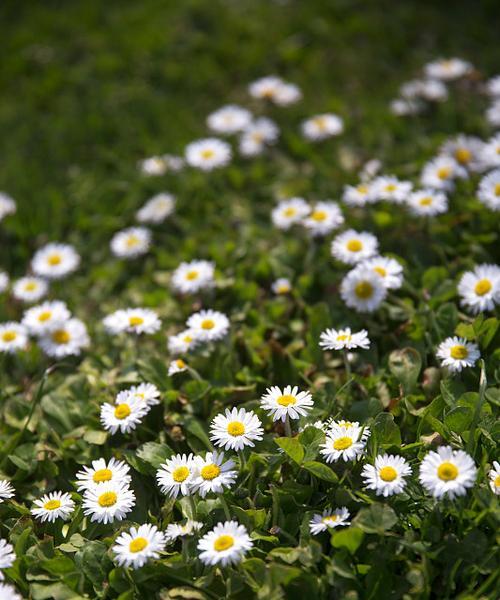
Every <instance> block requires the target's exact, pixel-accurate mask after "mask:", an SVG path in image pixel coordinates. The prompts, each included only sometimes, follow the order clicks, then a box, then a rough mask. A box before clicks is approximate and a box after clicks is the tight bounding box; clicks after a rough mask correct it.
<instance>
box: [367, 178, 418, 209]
mask: <svg viewBox="0 0 500 600" xmlns="http://www.w3.org/2000/svg"><path fill="white" fill-rule="evenodd" d="M412 187H413V184H412V183H411V181H400V180H399V179H398V178H397V177H394V176H392V175H390V176H380V177H377V179H375V180H374V181H373V182H372V190H373V194H374V195H375V196H377V198H378V199H379V200H387V201H389V202H394V203H395V204H402V203H403V202H404V201H405V200H406V199H407V198H408V195H409V194H410V192H411V190H412Z"/></svg>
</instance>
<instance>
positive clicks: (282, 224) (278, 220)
mask: <svg viewBox="0 0 500 600" xmlns="http://www.w3.org/2000/svg"><path fill="white" fill-rule="evenodd" d="M310 210H311V208H310V206H309V205H308V204H307V202H306V201H305V200H304V198H288V199H287V200H281V202H279V203H278V205H277V206H276V207H275V208H273V210H272V212H271V220H272V222H273V225H274V226H275V227H277V228H278V229H282V230H284V231H286V230H288V229H290V227H291V226H292V225H296V224H297V223H300V222H301V221H302V219H303V218H304V217H305V216H307V215H308V214H309V211H310Z"/></svg>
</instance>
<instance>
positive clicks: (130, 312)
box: [103, 308, 161, 335]
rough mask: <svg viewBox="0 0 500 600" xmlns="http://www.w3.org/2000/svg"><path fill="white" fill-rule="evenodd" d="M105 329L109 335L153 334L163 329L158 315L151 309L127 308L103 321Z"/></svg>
mask: <svg viewBox="0 0 500 600" xmlns="http://www.w3.org/2000/svg"><path fill="white" fill-rule="evenodd" d="M103 325H104V328H105V329H106V331H107V332H108V333H111V334H114V335H116V334H119V333H124V332H127V333H136V334H138V335H139V334H142V333H145V334H148V335H149V334H153V333H156V332H157V331H158V330H159V329H160V327H161V321H160V319H159V318H158V315H157V314H156V313H155V312H154V311H153V310H151V309H149V308H126V309H123V310H117V311H116V312H114V313H111V314H110V315H108V316H107V317H105V318H104V319H103Z"/></svg>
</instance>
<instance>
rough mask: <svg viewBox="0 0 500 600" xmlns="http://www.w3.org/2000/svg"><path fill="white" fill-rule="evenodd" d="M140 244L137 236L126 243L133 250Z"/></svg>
mask: <svg viewBox="0 0 500 600" xmlns="http://www.w3.org/2000/svg"><path fill="white" fill-rule="evenodd" d="M138 243H139V238H138V237H137V236H136V235H130V236H129V237H128V238H127V241H126V245H127V247H128V248H133V247H134V246H137V244H138Z"/></svg>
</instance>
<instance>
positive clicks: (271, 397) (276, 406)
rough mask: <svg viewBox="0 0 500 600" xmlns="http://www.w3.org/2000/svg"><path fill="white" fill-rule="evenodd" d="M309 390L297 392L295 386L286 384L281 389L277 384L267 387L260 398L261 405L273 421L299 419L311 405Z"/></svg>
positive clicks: (297, 389)
mask: <svg viewBox="0 0 500 600" xmlns="http://www.w3.org/2000/svg"><path fill="white" fill-rule="evenodd" d="M313 404H314V403H313V401H312V397H311V394H310V392H299V388H298V387H297V386H293V387H292V386H291V385H287V386H286V387H285V388H284V389H283V391H281V389H280V388H279V387H278V386H272V387H270V388H267V390H266V393H265V394H264V395H263V396H262V398H261V399H260V405H261V407H262V408H263V409H264V410H266V411H267V414H268V415H269V416H271V417H272V418H273V421H279V420H281V421H285V419H286V418H287V417H289V418H290V419H299V418H300V417H301V416H306V415H307V412H308V411H309V410H311V408H312V407H313Z"/></svg>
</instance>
